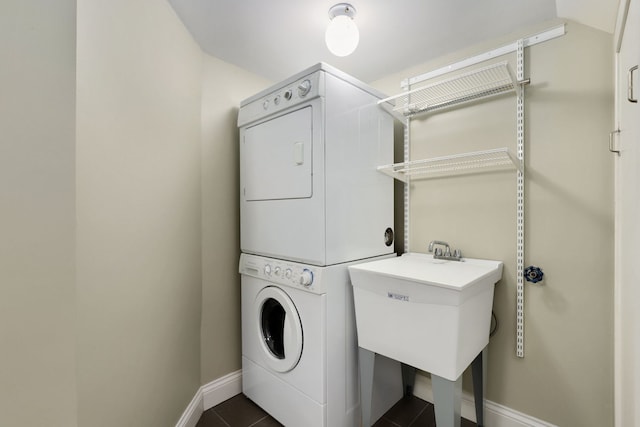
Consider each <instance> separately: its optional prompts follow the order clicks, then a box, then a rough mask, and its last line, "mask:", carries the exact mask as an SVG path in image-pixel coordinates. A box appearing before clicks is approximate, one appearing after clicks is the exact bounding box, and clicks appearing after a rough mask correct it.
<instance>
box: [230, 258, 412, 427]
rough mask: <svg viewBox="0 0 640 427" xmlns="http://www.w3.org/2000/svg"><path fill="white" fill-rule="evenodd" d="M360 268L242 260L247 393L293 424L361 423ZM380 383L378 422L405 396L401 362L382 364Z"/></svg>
mask: <svg viewBox="0 0 640 427" xmlns="http://www.w3.org/2000/svg"><path fill="white" fill-rule="evenodd" d="M378 258H381V257H378ZM352 264H354V263H345V264H340V265H335V266H329V267H318V266H311V265H305V264H299V263H295V262H290V261H283V260H278V259H273V258H266V257H261V256H255V255H249V254H242V255H241V257H240V273H241V275H242V276H241V277H242V375H243V378H242V391H243V393H244V394H245V395H246V396H247V397H248V398H249V399H251V400H252V401H254V402H255V403H256V404H258V405H259V406H260V407H262V408H263V409H264V410H265V411H267V412H268V413H269V414H271V416H273V417H274V418H275V419H277V420H278V421H279V422H281V423H282V424H284V425H285V426H290V427H302V426H304V427H355V426H358V425H359V423H360V397H359V396H360V395H359V382H358V369H357V366H358V365H357V363H358V353H357V348H358V347H357V337H356V329H355V313H354V308H353V293H352V288H351V286H350V282H349V273H348V269H347V267H348V266H349V265H352ZM375 378H376V381H377V383H376V384H375V385H374V395H375V397H374V400H375V401H376V402H377V403H376V406H375V410H376V412H374V413H373V414H372V419H374V420H375V419H377V418H378V417H379V416H381V415H382V414H383V413H384V412H386V411H387V410H388V409H389V408H391V406H393V404H395V403H396V402H397V401H398V400H399V399H400V398H401V397H402V384H401V375H400V366H399V364H398V363H397V362H393V361H391V360H388V361H387V363H386V365H385V364H384V363H382V364H380V365H376V377H375Z"/></svg>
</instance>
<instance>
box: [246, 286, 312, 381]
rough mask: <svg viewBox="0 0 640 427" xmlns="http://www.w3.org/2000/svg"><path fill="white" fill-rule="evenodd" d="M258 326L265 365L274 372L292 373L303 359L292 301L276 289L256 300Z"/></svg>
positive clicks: (266, 289) (298, 322) (267, 291)
mask: <svg viewBox="0 0 640 427" xmlns="http://www.w3.org/2000/svg"><path fill="white" fill-rule="evenodd" d="M255 305H256V307H255V308H256V310H255V313H256V314H257V324H258V328H259V332H260V333H259V335H258V336H259V337H260V340H261V348H262V350H263V355H264V360H265V362H266V363H267V365H268V366H269V367H270V368H271V369H273V370H275V371H277V372H287V371H290V370H292V369H293V368H295V367H296V365H297V364H298V361H300V357H301V356H302V323H301V322H300V315H299V314H298V310H297V309H296V306H295V304H294V303H293V301H292V300H291V298H290V297H289V296H288V295H287V294H286V293H285V292H284V291H283V290H282V289H279V288H277V287H275V286H269V287H266V288H264V289H262V290H261V291H260V292H259V293H258V295H257V297H256V302H255Z"/></svg>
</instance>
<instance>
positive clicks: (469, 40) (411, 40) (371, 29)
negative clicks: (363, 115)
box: [169, 0, 618, 82]
mask: <svg viewBox="0 0 640 427" xmlns="http://www.w3.org/2000/svg"><path fill="white" fill-rule="evenodd" d="M169 3H170V4H171V5H172V6H173V8H174V9H175V11H176V12H177V14H178V15H179V16H180V18H181V19H182V21H183V22H184V23H185V25H186V26H187V28H188V29H189V31H190V32H191V34H192V35H193V37H194V38H195V40H196V41H197V42H198V43H199V44H200V46H201V47H202V49H203V50H204V51H205V52H208V53H209V54H211V55H213V56H215V57H216V58H219V59H222V60H224V61H226V62H229V63H231V64H235V65H237V66H239V67H241V68H243V69H246V70H248V71H251V72H253V73H255V74H258V75H261V76H263V77H265V78H267V79H270V80H272V81H274V82H275V81H279V80H282V79H284V78H286V77H288V76H290V75H292V74H295V73H297V72H299V71H301V70H303V69H305V68H307V67H309V66H311V65H313V64H315V63H317V62H320V61H323V62H327V63H329V64H331V65H333V66H335V67H337V68H340V69H342V70H343V71H346V72H347V73H349V74H352V75H354V76H356V77H358V78H359V79H361V80H364V81H373V80H376V79H378V78H380V77H383V76H385V75H389V74H391V73H394V72H397V71H400V70H403V69H405V68H408V67H410V66H412V65H416V64H420V63H423V62H426V61H429V60H431V59H434V58H437V57H439V56H442V55H443V54H446V53H450V52H454V51H457V50H460V49H462V48H465V47H468V46H471V45H474V44H477V43H479V42H482V41H485V40H489V39H492V38H497V37H500V36H504V35H506V34H509V33H512V32H514V31H516V30H518V29H520V28H522V27H528V26H531V25H535V24H539V23H540V22H544V21H548V20H551V19H555V18H567V19H572V20H575V21H578V22H581V23H583V24H586V25H590V26H592V27H595V28H598V29H600V30H603V31H607V32H610V33H612V32H613V27H614V24H615V15H616V10H617V5H618V0H352V1H350V3H351V4H352V5H353V6H354V7H355V9H356V11H357V15H356V17H355V21H356V24H357V25H358V28H359V29H360V44H359V46H358V48H357V49H356V51H355V52H354V53H353V54H352V55H350V56H349V57H346V58H338V57H335V56H333V55H332V54H331V53H330V52H329V51H328V50H327V48H326V46H325V44H324V32H325V29H326V26H327V24H328V22H329V16H328V10H329V8H330V7H331V6H333V5H334V4H336V3H338V1H335V0H268V1H267V0H169Z"/></svg>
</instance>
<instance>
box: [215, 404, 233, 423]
mask: <svg viewBox="0 0 640 427" xmlns="http://www.w3.org/2000/svg"><path fill="white" fill-rule="evenodd" d="M213 413H214V414H216V416H217V417H218V418H220V420H221V421H222V422H223V423H224V425H225V426H227V427H231V424H229V423H228V422H227V420H225V419H224V418H223V417H222V415H220V414H219V413H218V411H216V410H215V408H214V409H213Z"/></svg>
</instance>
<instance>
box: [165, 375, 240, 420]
mask: <svg viewBox="0 0 640 427" xmlns="http://www.w3.org/2000/svg"><path fill="white" fill-rule="evenodd" d="M241 392H242V370H239V371H235V372H231V373H230V374H227V375H225V376H223V377H220V378H218V379H216V380H213V381H211V382H210V383H208V384H205V385H203V386H202V387H200V388H199V389H198V391H196V394H195V396H193V399H192V400H191V402H190V403H189V406H187V409H185V411H184V412H183V414H182V416H181V417H180V420H178V423H177V424H176V427H195V426H196V424H198V420H199V419H200V417H201V416H202V413H203V412H204V411H206V410H207V409H209V408H213V407H214V406H216V405H218V404H220V403H222V402H224V401H225V400H227V399H230V398H232V397H233V396H235V395H236V394H239V393H241Z"/></svg>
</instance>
